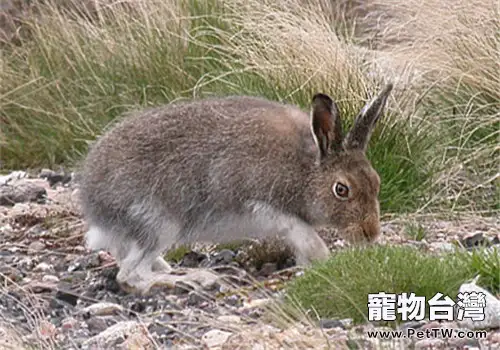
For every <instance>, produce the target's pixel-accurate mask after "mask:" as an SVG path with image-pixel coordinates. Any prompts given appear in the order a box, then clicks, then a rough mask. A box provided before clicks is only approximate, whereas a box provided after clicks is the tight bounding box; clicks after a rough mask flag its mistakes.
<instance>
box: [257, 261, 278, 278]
mask: <svg viewBox="0 0 500 350" xmlns="http://www.w3.org/2000/svg"><path fill="white" fill-rule="evenodd" d="M277 270H278V264H276V263H265V264H263V265H262V268H261V269H260V270H259V276H269V275H270V274H272V273H274V272H276V271H277Z"/></svg>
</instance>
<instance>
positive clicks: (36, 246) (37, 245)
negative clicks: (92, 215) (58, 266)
mask: <svg viewBox="0 0 500 350" xmlns="http://www.w3.org/2000/svg"><path fill="white" fill-rule="evenodd" d="M28 249H29V250H34V251H41V250H44V249H45V244H44V243H43V242H40V241H33V242H31V243H30V245H29V246H28Z"/></svg>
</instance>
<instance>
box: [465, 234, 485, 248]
mask: <svg viewBox="0 0 500 350" xmlns="http://www.w3.org/2000/svg"><path fill="white" fill-rule="evenodd" d="M461 244H462V245H463V246H464V247H465V248H467V249H471V248H476V247H481V246H485V247H486V246H490V245H491V243H490V241H489V240H488V239H487V238H486V237H484V235H483V233H482V232H478V233H474V234H472V235H469V236H467V237H465V238H464V239H463V240H462V241H461Z"/></svg>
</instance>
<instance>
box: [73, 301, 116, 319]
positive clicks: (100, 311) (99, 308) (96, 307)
mask: <svg viewBox="0 0 500 350" xmlns="http://www.w3.org/2000/svg"><path fill="white" fill-rule="evenodd" d="M121 311H123V306H121V305H119V304H115V303H107V302H100V303H95V304H92V305H89V306H87V307H86V308H84V309H82V311H81V312H82V313H84V314H89V315H92V316H110V315H116V314H117V313H119V312H121Z"/></svg>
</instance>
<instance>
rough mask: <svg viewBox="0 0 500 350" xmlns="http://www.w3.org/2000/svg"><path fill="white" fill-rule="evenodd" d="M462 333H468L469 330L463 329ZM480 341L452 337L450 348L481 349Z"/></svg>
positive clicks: (449, 341)
mask: <svg viewBox="0 0 500 350" xmlns="http://www.w3.org/2000/svg"><path fill="white" fill-rule="evenodd" d="M462 331H464V332H467V331H468V330H467V329H462ZM480 345H481V344H479V340H478V339H475V338H467V337H465V338H459V337H456V338H455V337H451V338H449V339H448V346H449V347H453V348H456V349H465V348H466V347H467V348H471V347H480Z"/></svg>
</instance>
